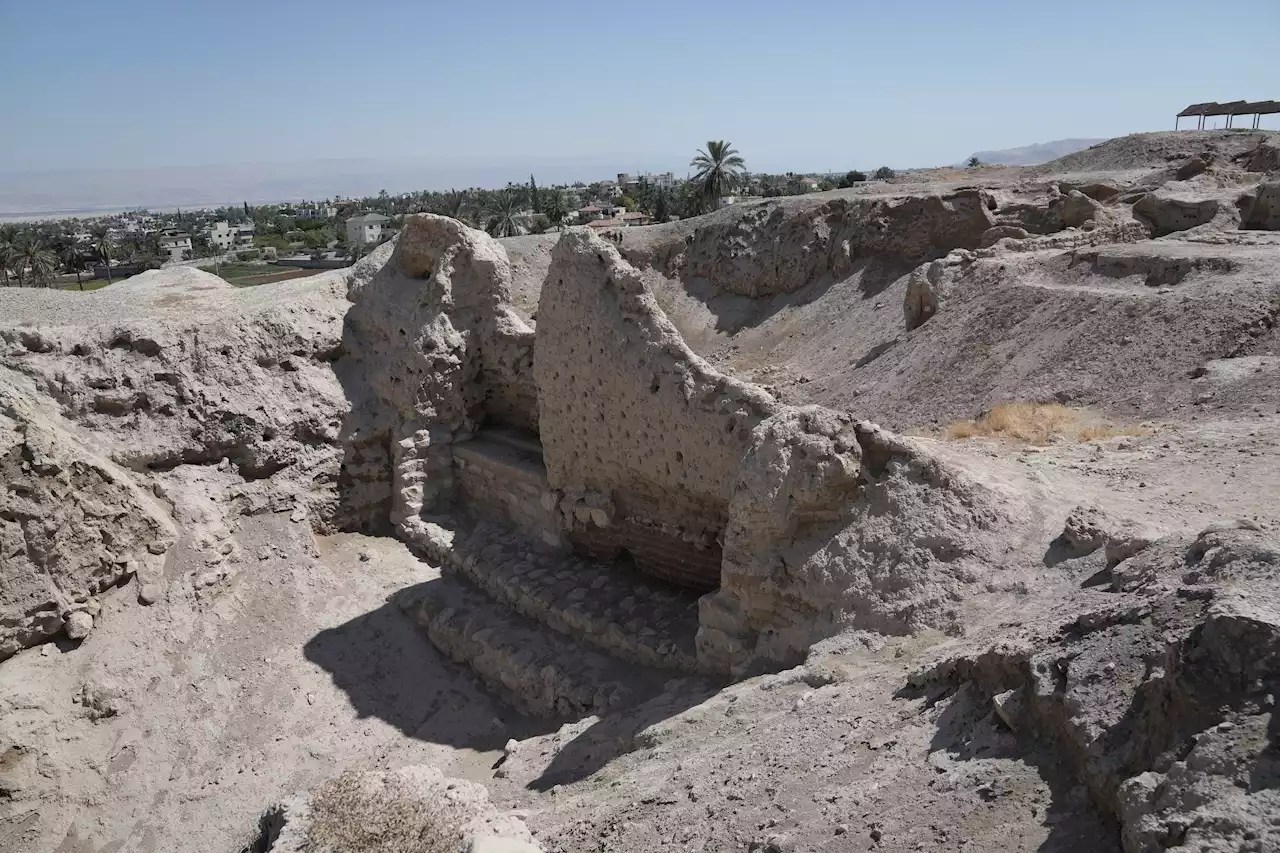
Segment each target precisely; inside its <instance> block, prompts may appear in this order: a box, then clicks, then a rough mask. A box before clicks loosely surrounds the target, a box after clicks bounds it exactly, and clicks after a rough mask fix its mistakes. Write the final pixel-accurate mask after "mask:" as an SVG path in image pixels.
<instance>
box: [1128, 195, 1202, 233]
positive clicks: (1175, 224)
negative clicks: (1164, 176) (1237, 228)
mask: <svg viewBox="0 0 1280 853" xmlns="http://www.w3.org/2000/svg"><path fill="white" fill-rule="evenodd" d="M1218 211H1219V202H1218V200H1217V199H1214V198H1203V197H1199V196H1195V195H1192V194H1187V193H1181V192H1178V191H1177V190H1174V189H1159V190H1155V191H1154V192H1150V193H1148V194H1147V195H1145V196H1143V197H1142V198H1140V199H1139V200H1138V201H1137V202H1136V203H1135V204H1134V205H1133V215H1134V216H1135V217H1137V218H1138V220H1139V221H1141V222H1144V223H1146V225H1147V226H1148V227H1149V228H1150V229H1151V236H1152V237H1163V236H1164V235H1166V234H1172V233H1174V232H1175V231H1186V230H1187V229H1189V228H1196V227H1198V226H1200V225H1205V224H1207V223H1209V222H1212V221H1213V218H1214V217H1215V216H1217V215H1218Z"/></svg>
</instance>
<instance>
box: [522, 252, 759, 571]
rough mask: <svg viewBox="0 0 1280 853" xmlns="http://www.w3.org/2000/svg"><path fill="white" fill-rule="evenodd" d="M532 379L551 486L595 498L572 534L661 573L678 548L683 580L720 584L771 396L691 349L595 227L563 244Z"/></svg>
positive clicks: (541, 313)
mask: <svg viewBox="0 0 1280 853" xmlns="http://www.w3.org/2000/svg"><path fill="white" fill-rule="evenodd" d="M534 378H535V380H536V382H537V388H538V398H539V411H540V413H541V425H542V433H541V434H542V447H543V455H544V459H545V461H546V465H547V477H548V480H549V482H550V484H551V486H552V487H553V488H555V489H557V490H559V491H561V492H562V493H563V494H565V495H566V496H570V497H572V496H575V495H576V496H579V497H578V498H577V500H578V501H579V502H582V501H587V504H585V505H584V506H585V508H586V509H587V510H588V512H586V513H585V515H586V518H585V519H580V518H578V515H581V513H578V514H575V513H573V512H572V511H570V513H569V514H568V516H567V518H566V523H567V525H568V528H569V531H570V536H571V537H576V538H577V539H578V540H579V541H580V544H581V545H582V546H583V547H586V548H587V549H588V550H595V551H598V552H600V556H609V554H608V553H607V552H608V550H609V548H610V547H611V546H612V547H613V548H614V549H615V550H616V549H620V548H626V549H627V550H628V551H629V552H630V553H631V554H632V556H633V557H635V559H636V560H637V562H639V563H640V564H641V565H642V566H644V565H645V564H646V563H647V564H648V565H649V566H650V567H651V568H652V570H654V571H656V572H658V573H663V574H669V573H671V572H674V571H677V563H678V562H681V560H680V559H675V558H676V556H677V555H676V554H664V553H662V552H664V551H667V550H674V551H678V552H680V553H681V554H682V555H683V562H686V563H688V564H689V568H690V570H691V571H692V572H694V574H693V575H691V576H690V577H687V578H680V577H676V578H673V579H675V580H684V581H686V582H692V583H694V584H697V585H707V586H710V587H714V586H715V585H716V583H717V582H718V574H719V572H718V567H719V546H718V542H717V540H718V539H719V537H720V534H721V531H722V530H723V528H724V523H725V518H726V512H727V508H728V504H729V498H730V495H731V494H732V492H733V484H734V480H735V478H736V476H737V467H738V462H739V460H740V459H741V458H742V454H743V450H744V449H745V448H746V446H747V442H748V441H749V439H750V436H751V431H752V429H754V428H755V426H756V425H757V424H759V423H760V422H761V421H762V420H764V419H765V418H767V417H769V416H770V415H772V414H773V413H774V412H776V411H777V410H778V404H777V403H776V402H775V401H774V400H773V398H772V397H770V396H769V395H768V394H766V393H765V392H764V391H762V390H761V389H759V388H756V387H754V386H750V385H746V384H744V383H742V382H738V381H736V380H734V379H730V378H728V377H726V376H724V375H722V374H720V373H718V372H716V371H715V370H713V369H712V368H711V367H710V366H709V365H707V363H706V362H704V361H703V360H702V359H700V358H698V357H697V356H696V355H694V354H693V353H692V352H690V351H689V349H688V347H686V346H685V344H684V341H683V340H682V339H681V338H680V335H679V333H678V332H677V331H676V330H675V327H673V326H672V325H671V324H670V323H669V322H668V321H667V319H666V317H665V316H664V315H663V313H662V311H661V309H660V308H658V305H657V302H656V301H655V300H654V298H653V294H652V293H651V292H650V291H649V290H648V288H646V287H645V285H644V283H643V281H642V280H641V278H640V276H639V274H638V273H637V272H636V271H635V269H633V268H632V267H631V266H630V265H629V264H628V263H626V261H624V260H622V258H621V257H620V256H619V254H618V252H617V250H616V249H615V248H614V247H613V246H612V245H611V244H610V243H608V242H606V241H604V240H602V239H600V238H599V237H598V236H594V235H592V234H590V233H587V232H585V231H582V232H570V233H567V234H566V235H565V236H564V237H563V238H562V239H561V241H560V243H559V244H558V245H557V246H556V249H555V252H554V256H553V261H552V265H551V270H550V273H549V275H548V281H547V284H546V286H545V287H544V288H543V291H542V299H541V301H540V302H539V305H538V336H537V349H536V356H535V358H534ZM591 495H599V496H601V497H602V498H603V500H600V499H597V501H596V504H595V505H590V496H591ZM566 509H570V510H571V509H572V508H571V507H566ZM590 510H595V511H594V512H591V511H590ZM601 522H603V523H601ZM665 557H671V558H673V559H665ZM700 558H705V559H700ZM699 564H701V565H704V567H705V568H704V572H705V571H707V570H709V571H710V574H711V577H710V578H705V579H702V580H700V578H699V576H698V575H697V569H694V568H693V567H694V566H696V565H699Z"/></svg>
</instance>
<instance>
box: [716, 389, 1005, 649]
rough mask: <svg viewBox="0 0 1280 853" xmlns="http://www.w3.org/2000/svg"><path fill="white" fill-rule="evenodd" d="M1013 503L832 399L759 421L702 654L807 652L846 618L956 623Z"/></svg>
mask: <svg viewBox="0 0 1280 853" xmlns="http://www.w3.org/2000/svg"><path fill="white" fill-rule="evenodd" d="M1008 523H1009V518H1008V516H1007V515H1006V514H1005V512H1004V510H1003V508H1002V507H1000V506H999V504H998V503H997V502H996V501H995V500H994V499H993V498H992V497H991V496H990V495H987V494H985V493H984V491H983V490H982V489H980V488H978V487H976V486H974V485H973V484H971V483H968V482H967V481H966V480H965V478H963V477H961V476H959V475H958V474H957V473H956V472H954V471H950V470H948V469H947V468H946V467H945V466H944V465H942V464H941V463H940V462H939V461H938V460H936V459H933V458H931V457H930V456H929V454H928V453H926V452H925V451H924V450H923V449H922V448H920V447H919V446H917V445H915V444H913V443H911V442H909V441H907V440H905V439H902V438H900V437H898V436H894V435H892V434H890V433H887V432H885V431H884V430H881V429H880V428H879V427H877V426H875V425H874V424H869V423H855V422H854V421H853V420H852V418H851V417H850V416H848V415H843V414H838V413H835V412H831V411H828V410H825V409H821V408H818V407H809V408H803V409H791V408H789V409H785V410H783V411H782V412H781V413H779V414H778V415H776V416H775V417H773V418H771V419H769V420H768V421H765V422H764V423H762V424H761V425H760V426H759V427H758V428H757V429H756V431H755V433H754V434H753V435H752V443H751V447H750V449H749V450H748V452H747V456H746V459H745V460H744V462H743V465H742V468H741V470H740V473H739V477H738V482H737V486H736V488H735V491H734V498H733V503H732V504H731V506H730V522H729V528H728V530H727V531H726V533H725V557H724V572H723V578H722V587H721V589H720V591H719V592H718V593H716V594H714V595H711V596H706V597H704V598H703V599H702V602H701V619H700V627H699V632H698V655H699V661H700V662H701V663H702V664H703V665H704V666H705V667H706V668H708V669H711V670H721V671H722V670H728V671H730V672H733V673H735V674H743V673H746V672H750V671H752V670H755V669H760V668H769V667H773V666H777V665H778V664H779V663H787V662H789V663H795V662H798V661H799V660H801V659H803V656H804V654H805V652H806V651H807V650H808V649H809V647H810V646H811V645H812V644H813V643H815V642H817V641H818V640H820V639H824V638H826V637H830V636H833V635H834V634H836V633H838V632H839V631H840V630H842V629H844V628H850V627H853V628H858V629H862V630H868V631H876V632H880V633H884V634H903V633H909V632H912V631H918V630H921V629H924V628H941V629H944V630H954V629H956V628H957V627H958V626H959V613H958V611H957V610H956V608H955V601H957V600H958V593H959V590H960V589H961V587H962V586H963V585H964V584H966V583H969V582H972V581H973V580H974V579H975V578H977V577H979V576H981V575H983V574H985V573H987V572H989V571H990V570H991V568H992V567H993V566H994V565H997V564H998V563H999V553H998V552H999V546H998V545H996V544H995V539H994V537H993V535H992V534H993V532H994V531H996V530H997V529H998V528H999V527H1000V526H1001V525H1004V524H1008Z"/></svg>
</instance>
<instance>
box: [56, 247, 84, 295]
mask: <svg viewBox="0 0 1280 853" xmlns="http://www.w3.org/2000/svg"><path fill="white" fill-rule="evenodd" d="M58 260H60V261H62V266H63V268H64V269H69V270H71V271H72V272H74V273H75V274H76V284H78V285H79V286H80V289H81V290H84V281H83V280H82V279H81V278H80V270H82V269H84V258H83V257H82V256H81V255H80V247H79V246H77V245H76V244H75V243H74V242H72V241H71V240H67V241H64V242H63V243H62V245H61V246H60V247H59V248H58Z"/></svg>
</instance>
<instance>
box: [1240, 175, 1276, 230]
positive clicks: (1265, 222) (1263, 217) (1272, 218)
mask: <svg viewBox="0 0 1280 853" xmlns="http://www.w3.org/2000/svg"><path fill="white" fill-rule="evenodd" d="M1240 227H1241V228H1248V229H1253V230H1258V231H1280V181H1270V182H1267V183H1262V184H1259V185H1258V188H1257V189H1256V190H1254V192H1253V193H1252V194H1251V195H1250V196H1249V197H1248V201H1247V207H1246V209H1245V210H1244V211H1243V217H1242V221H1241V223H1240Z"/></svg>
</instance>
